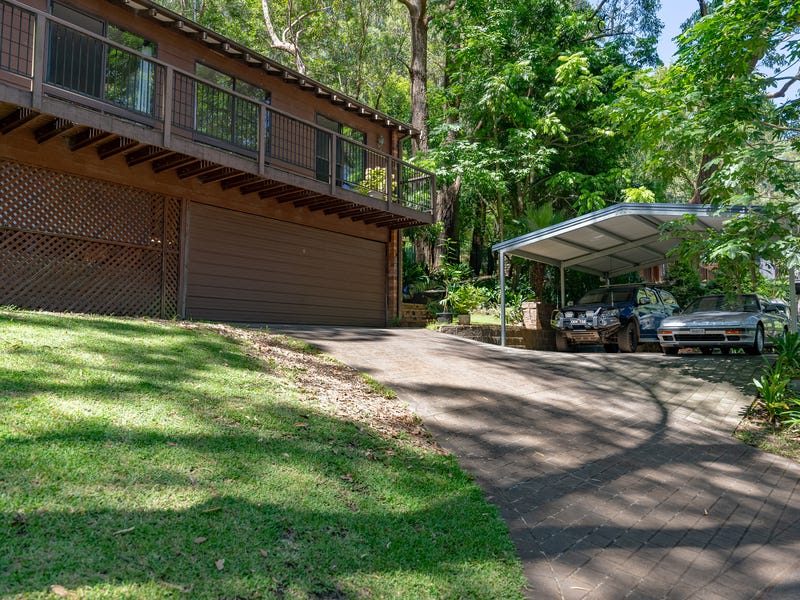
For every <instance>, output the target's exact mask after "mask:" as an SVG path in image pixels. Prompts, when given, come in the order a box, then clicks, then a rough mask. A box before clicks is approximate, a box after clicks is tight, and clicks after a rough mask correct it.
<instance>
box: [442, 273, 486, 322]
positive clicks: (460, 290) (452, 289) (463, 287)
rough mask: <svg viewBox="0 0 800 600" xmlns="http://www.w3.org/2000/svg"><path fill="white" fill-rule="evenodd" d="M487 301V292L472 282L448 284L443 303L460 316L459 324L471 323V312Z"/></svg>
mask: <svg viewBox="0 0 800 600" xmlns="http://www.w3.org/2000/svg"><path fill="white" fill-rule="evenodd" d="M484 302H486V293H485V292H484V291H483V290H482V289H481V288H479V287H477V286H476V285H474V284H472V283H461V284H453V285H452V286H448V289H447V294H446V295H445V297H444V298H443V299H442V305H443V306H447V307H449V308H450V310H451V311H452V312H453V313H455V314H456V316H457V317H458V323H459V325H469V323H470V317H469V313H471V312H472V311H473V310H475V309H477V308H480V306H482V305H483V303H484ZM451 318H452V316H451Z"/></svg>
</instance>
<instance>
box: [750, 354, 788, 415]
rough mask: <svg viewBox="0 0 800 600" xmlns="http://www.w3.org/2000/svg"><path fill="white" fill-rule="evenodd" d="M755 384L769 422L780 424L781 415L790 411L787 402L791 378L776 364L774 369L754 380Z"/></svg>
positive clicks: (768, 369) (770, 368) (769, 369)
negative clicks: (787, 389)
mask: <svg viewBox="0 0 800 600" xmlns="http://www.w3.org/2000/svg"><path fill="white" fill-rule="evenodd" d="M753 384H754V385H755V386H756V389H758V394H759V396H760V397H761V403H762V404H763V405H764V409H765V410H766V412H767V417H768V418H769V420H770V421H771V422H773V423H777V422H779V421H780V420H781V418H780V417H781V415H782V414H783V413H784V412H785V411H787V410H789V409H790V407H789V405H788V403H787V402H786V399H787V391H786V388H787V387H788V386H789V378H788V377H787V376H786V374H785V373H784V371H783V368H782V367H781V366H780V363H777V362H776V363H775V364H774V365H772V367H769V368H767V369H766V370H765V371H764V374H763V375H762V376H761V377H759V378H758V379H753Z"/></svg>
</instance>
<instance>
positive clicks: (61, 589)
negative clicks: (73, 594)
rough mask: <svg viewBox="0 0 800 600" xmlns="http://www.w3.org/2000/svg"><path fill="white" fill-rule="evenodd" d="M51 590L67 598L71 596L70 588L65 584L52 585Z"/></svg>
mask: <svg viewBox="0 0 800 600" xmlns="http://www.w3.org/2000/svg"><path fill="white" fill-rule="evenodd" d="M50 591H51V592H53V593H54V594H55V595H56V596H61V597H62V598H66V597H67V596H69V590H68V589H67V588H65V587H64V586H63V585H51V586H50Z"/></svg>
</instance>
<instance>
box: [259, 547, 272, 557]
mask: <svg viewBox="0 0 800 600" xmlns="http://www.w3.org/2000/svg"><path fill="white" fill-rule="evenodd" d="M258 553H259V554H260V555H261V556H263V557H264V558H267V557H269V552H267V551H266V550H264V549H263V548H259V549H258Z"/></svg>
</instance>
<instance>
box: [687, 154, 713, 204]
mask: <svg viewBox="0 0 800 600" xmlns="http://www.w3.org/2000/svg"><path fill="white" fill-rule="evenodd" d="M715 158H717V156H716V155H715V154H705V153H704V154H703V158H702V159H701V161H700V170H699V171H698V172H697V179H696V180H695V182H694V194H693V195H692V199H691V200H689V204H708V203H709V202H710V201H711V200H710V198H709V196H710V195H709V193H708V190H707V189H706V184H707V183H708V180H709V179H711V176H712V175H714V172H715V171H716V170H717V165H716V164H711V163H712V161H713V160H714V159H715Z"/></svg>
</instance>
